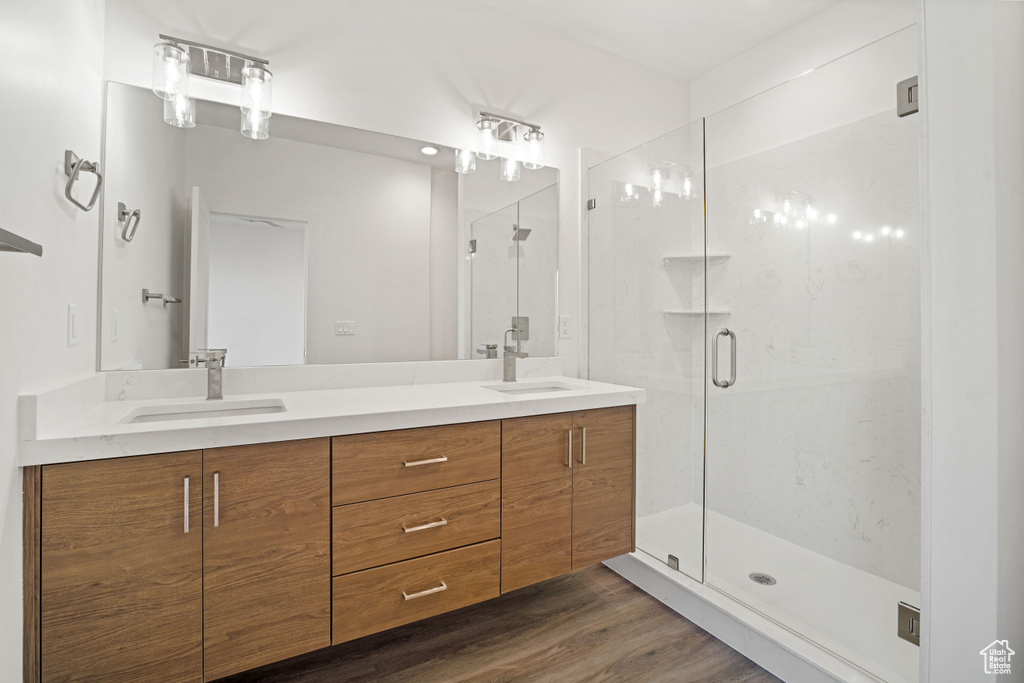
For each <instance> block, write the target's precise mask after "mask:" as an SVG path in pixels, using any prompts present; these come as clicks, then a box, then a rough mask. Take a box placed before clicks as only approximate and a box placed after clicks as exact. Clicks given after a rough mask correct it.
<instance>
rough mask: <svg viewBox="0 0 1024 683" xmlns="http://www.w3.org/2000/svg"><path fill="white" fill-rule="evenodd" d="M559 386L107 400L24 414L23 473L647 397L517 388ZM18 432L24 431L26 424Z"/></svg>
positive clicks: (593, 388)
mask: <svg viewBox="0 0 1024 683" xmlns="http://www.w3.org/2000/svg"><path fill="white" fill-rule="evenodd" d="M551 383H558V384H562V385H563V386H565V387H568V388H567V389H566V390H562V391H553V392H550V393H522V394H506V393H501V392H499V391H495V390H493V389H490V388H488V387H493V386H497V387H503V386H504V387H508V386H509V385H507V384H503V383H502V382H501V381H500V380H498V381H495V380H485V381H470V382H438V383H430V384H404V385H398V386H369V387H357V388H339V389H318V390H301V391H277V392H273V393H259V394H257V393H251V394H228V395H227V396H225V403H226V404H231V403H232V402H237V401H245V400H259V399H279V400H280V401H282V402H283V403H284V407H285V411H284V412H279V413H271V414H263V415H234V416H225V417H214V418H211V417H205V418H204V417H198V418H194V419H184V420H174V421H168V422H147V423H140V424H132V423H130V419H131V416H132V415H133V414H135V411H137V410H138V409H140V408H143V409H145V408H147V407H151V406H161V405H168V404H174V405H183V404H184V405H191V404H204V405H206V404H209V403H210V402H208V401H207V400H206V399H205V397H187V398H147V399H140V400H104V401H101V402H98V403H97V404H95V406H94V407H91V408H89V409H88V410H86V411H85V412H82V413H81V414H78V415H75V416H74V417H70V418H69V419H68V420H67V421H64V422H60V421H59V420H53V419H52V418H51V419H47V420H45V421H44V420H41V419H39V416H36V415H29V416H28V418H29V419H30V420H36V422H33V423H32V428H31V429H25V431H26V432H31V433H30V434H29V435H28V436H29V438H23V439H22V440H21V442H20V446H21V448H20V453H19V462H20V464H21V465H22V466H29V465H46V464H53V463H60V462H73V461H78V460H97V459H103V458H116V457H124V456H131V455H143V454H147V453H168V452H174V451H186V450H197V449H201V448H216V447H219V446H237V445H243V444H250V443H265V442H272V441H290V440H294V439H306V438H313V437H324V436H341V435H344V434H357V433H365V432H377V431H387V430H392V429H406V428H410V427H426V426H431V425H442V424H452V423H457V422H477V421H481V420H497V419H503V418H512V417H520V416H524V415H541V414H548V413H560V412H566V411H570V410H587V409H592V408H606V407H611V406H618V405H629V404H634V403H642V402H643V400H644V391H643V390H642V389H636V388H633V387H624V386H619V385H614V384H604V383H601V382H592V381H588V380H583V379H576V378H570V377H561V376H555V377H535V376H534V377H530V378H529V379H528V380H524V381H522V382H520V383H519V385H518V386H519V387H528V385H540V384H551ZM23 428H24V426H23Z"/></svg>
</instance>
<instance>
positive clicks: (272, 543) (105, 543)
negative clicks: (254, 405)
mask: <svg viewBox="0 0 1024 683" xmlns="http://www.w3.org/2000/svg"><path fill="white" fill-rule="evenodd" d="M186 482H187V483H186ZM186 510H187V514H186ZM186 520H187V521H186ZM40 575H41V578H40V583H41V628H40V638H41V666H42V680H43V681H57V680H72V679H73V680H80V679H83V678H84V679H93V680H102V681H149V680H152V681H172V680H173V681H203V680H207V681H209V680H213V679H215V678H220V677H222V676H227V675H229V674H232V673H237V672H239V671H245V670H247V669H251V668H254V667H257V666H262V665H263V664H269V663H270V662H275V661H278V660H281V659H286V658H288V657H292V656H294V655H298V654H302V653H304V652H309V651H311V650H315V649H318V648H321V647H326V646H328V645H330V637H331V564H330V442H329V440H328V439H326V438H323V439H310V440H306V441H290V442H282V443H270V444H257V445H252V446H237V447H231V448H217V449H207V450H205V451H191V452H187V453H170V454H160V455H143V456H138V457H132V458H115V459H110V460H94V461H88V462H80V463H68V464H61V465H47V466H44V467H43V468H42V493H41V548H40Z"/></svg>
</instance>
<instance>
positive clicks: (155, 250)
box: [100, 84, 189, 370]
mask: <svg viewBox="0 0 1024 683" xmlns="http://www.w3.org/2000/svg"><path fill="white" fill-rule="evenodd" d="M162 112H163V100H161V99H160V98H158V97H156V96H155V95H153V94H152V93H150V92H143V93H137V92H135V91H134V90H133V89H131V88H124V87H122V86H118V85H116V84H115V85H112V86H108V87H107V105H106V120H105V122H104V125H105V128H106V130H105V135H104V138H105V140H104V150H103V168H104V169H105V173H106V176H105V182H104V186H103V188H104V189H103V202H104V209H103V232H102V240H101V246H100V249H101V251H102V262H103V266H102V270H101V281H102V282H101V287H102V302H103V306H102V309H103V310H102V314H101V319H100V330H101V338H102V342H101V343H100V367H101V368H103V369H104V370H120V369H125V370H127V369H131V368H173V367H178V365H179V364H178V359H179V358H182V357H183V355H182V354H183V349H181V348H180V347H181V344H180V340H181V338H182V337H181V335H182V311H183V308H184V307H183V306H182V305H168V306H164V305H163V303H162V302H160V301H158V300H152V301H149V302H147V303H143V301H142V290H143V288H145V289H148V290H149V291H151V292H159V293H161V294H165V295H167V296H173V297H177V298H179V299H180V298H181V297H182V296H184V287H183V277H184V268H183V266H182V244H183V242H182V231H183V230H184V229H185V226H186V224H187V220H188V218H187V217H188V202H189V185H188V184H187V183H186V181H185V144H186V141H187V137H186V135H187V131H185V130H182V129H180V128H175V127H173V126H168V125H167V124H165V123H164V122H163V118H162ZM118 202H124V204H125V205H126V206H127V207H128V209H129V210H133V209H139V210H140V211H141V212H142V213H141V215H140V219H139V227H138V228H137V229H136V231H135V237H134V238H132V241H131V242H125V241H124V240H123V239H122V238H121V234H122V224H121V223H120V222H119V221H118V216H117V205H118ZM115 316H116V318H117V325H116V328H117V329H116V335H115V329H114V327H115V325H114V317H115Z"/></svg>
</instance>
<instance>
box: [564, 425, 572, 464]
mask: <svg viewBox="0 0 1024 683" xmlns="http://www.w3.org/2000/svg"><path fill="white" fill-rule="evenodd" d="M565 433H566V434H568V435H569V450H568V451H566V454H565V466H566V467H568V468H569V469H570V470H571V469H572V428H571V427H570V428H569V429H567V430H565Z"/></svg>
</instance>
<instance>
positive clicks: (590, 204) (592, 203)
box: [587, 199, 597, 211]
mask: <svg viewBox="0 0 1024 683" xmlns="http://www.w3.org/2000/svg"><path fill="white" fill-rule="evenodd" d="M594 208H597V200H596V199H588V200H587V211H590V210H591V209H594Z"/></svg>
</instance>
